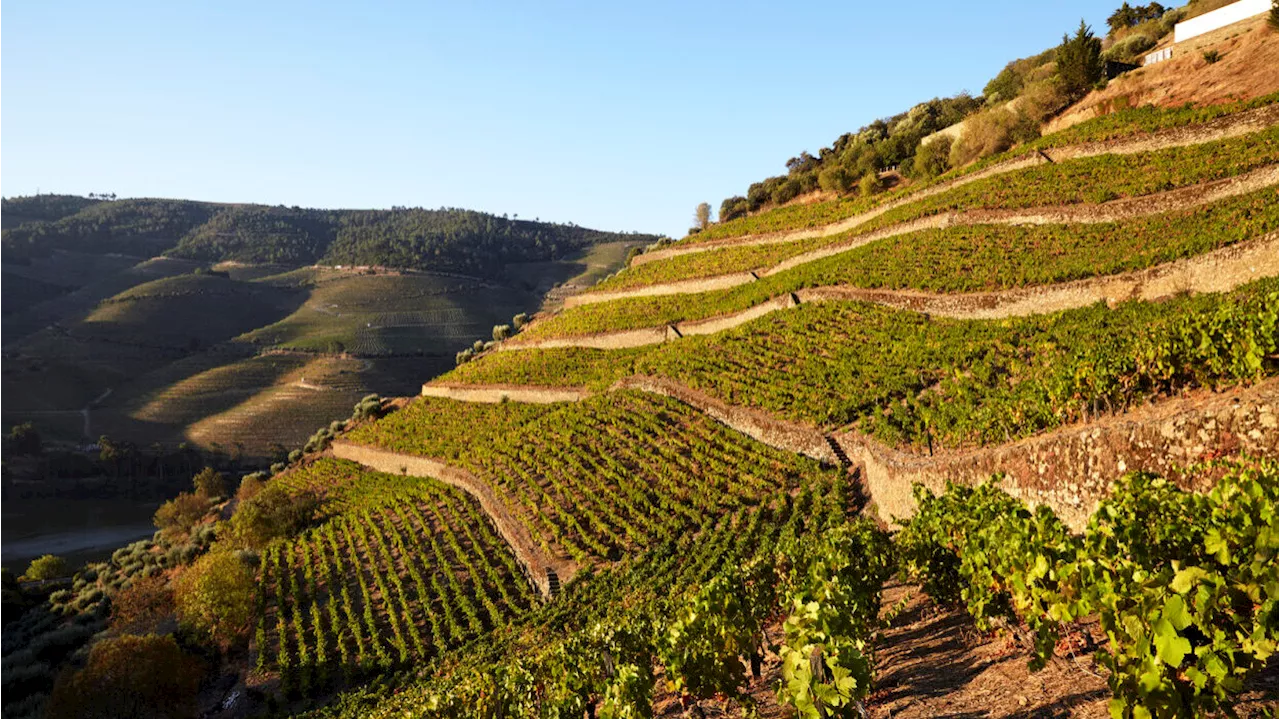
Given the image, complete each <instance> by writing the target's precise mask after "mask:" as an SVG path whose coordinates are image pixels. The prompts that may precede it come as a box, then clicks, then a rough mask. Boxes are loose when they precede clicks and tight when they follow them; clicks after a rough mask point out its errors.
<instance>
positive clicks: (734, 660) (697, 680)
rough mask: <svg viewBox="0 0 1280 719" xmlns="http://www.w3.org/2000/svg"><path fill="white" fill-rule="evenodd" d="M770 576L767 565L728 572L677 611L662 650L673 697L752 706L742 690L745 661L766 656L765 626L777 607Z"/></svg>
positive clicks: (659, 651) (710, 583)
mask: <svg viewBox="0 0 1280 719" xmlns="http://www.w3.org/2000/svg"><path fill="white" fill-rule="evenodd" d="M771 572H772V568H771V567H768V566H766V565H765V564H763V563H756V564H754V565H752V566H750V567H748V568H747V569H745V570H741V571H732V570H730V571H728V572H725V573H724V574H721V575H720V576H717V577H715V578H714V579H712V580H711V581H710V582H707V583H706V584H703V585H702V586H701V587H700V588H699V589H698V590H697V591H696V592H694V593H693V595H692V596H690V597H688V598H687V599H686V600H685V601H684V603H683V604H682V605H681V606H680V607H679V609H677V611H676V613H675V615H674V617H672V619H671V621H670V622H669V624H668V625H667V627H666V633H665V635H663V637H662V638H661V640H660V644H659V647H658V653H659V656H660V658H661V660H662V664H663V666H664V667H665V669H666V674H667V678H668V680H669V682H670V683H671V686H672V689H673V690H674V691H675V692H677V693H678V694H680V695H681V696H685V695H688V696H691V697H693V698H695V699H710V698H712V697H714V696H716V695H723V696H727V697H733V698H735V699H737V700H738V701H739V702H743V703H750V701H751V699H750V697H749V696H748V695H746V694H745V693H744V692H743V691H742V690H741V687H743V686H744V685H745V684H746V670H745V667H744V666H743V664H742V659H741V657H754V656H758V655H759V654H760V653H761V652H762V645H763V641H764V621H765V619H766V618H767V617H768V615H769V614H771V613H772V609H773V605H774V601H775V600H774V598H773V591H774V578H773V577H772V576H771Z"/></svg>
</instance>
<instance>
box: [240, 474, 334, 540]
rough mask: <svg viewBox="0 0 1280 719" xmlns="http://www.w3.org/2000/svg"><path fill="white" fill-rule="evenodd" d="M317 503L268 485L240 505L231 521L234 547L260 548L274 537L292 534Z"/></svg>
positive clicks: (308, 496) (309, 496) (315, 499)
mask: <svg viewBox="0 0 1280 719" xmlns="http://www.w3.org/2000/svg"><path fill="white" fill-rule="evenodd" d="M319 504H320V499H319V498H318V497H316V496H315V495H314V494H310V493H299V494H291V493H290V492H289V489H288V488H287V487H285V486H284V485H283V484H280V483H279V482H268V483H267V485H266V486H265V487H263V488H262V491H260V492H258V493H257V494H255V495H254V496H253V497H252V498H250V499H248V500H246V501H243V502H241V503H240V504H239V505H238V506H237V507H236V513H235V514H234V515H232V517H231V538H232V539H233V540H234V543H235V544H236V546H240V547H245V548H248V549H257V548H260V547H263V546H265V545H266V544H267V542H270V541H271V540H272V539H275V538H276V537H283V536H286V535H289V534H293V533H294V532H296V531H298V530H299V529H301V528H302V527H304V526H305V525H306V524H307V523H308V522H310V521H311V518H312V516H313V515H314V514H315V510H316V507H317V506H319Z"/></svg>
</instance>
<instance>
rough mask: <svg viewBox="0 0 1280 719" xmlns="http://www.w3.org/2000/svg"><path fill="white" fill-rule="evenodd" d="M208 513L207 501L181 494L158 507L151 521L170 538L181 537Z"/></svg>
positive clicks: (189, 494)
mask: <svg viewBox="0 0 1280 719" xmlns="http://www.w3.org/2000/svg"><path fill="white" fill-rule="evenodd" d="M207 511H209V500H208V499H205V498H204V497H201V496H199V495H196V494H192V493H191V492H183V493H182V494H179V495H178V496H176V497H174V498H173V499H171V500H169V501H168V502H165V503H164V504H162V505H160V508H159V509H157V510H156V513H155V516H154V517H153V518H152V521H153V522H154V523H155V525H156V529H159V530H161V531H163V532H165V533H167V534H169V535H171V536H182V535H185V534H187V533H188V532H190V531H191V528H192V527H194V526H196V522H199V521H200V520H201V519H203V518H204V515H205V512H207Z"/></svg>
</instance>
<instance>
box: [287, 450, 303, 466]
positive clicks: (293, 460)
mask: <svg viewBox="0 0 1280 719" xmlns="http://www.w3.org/2000/svg"><path fill="white" fill-rule="evenodd" d="M301 459H302V450H300V449H295V450H293V451H292V452H290V453H289V464H297V463H298V462H299V461H300V460H301Z"/></svg>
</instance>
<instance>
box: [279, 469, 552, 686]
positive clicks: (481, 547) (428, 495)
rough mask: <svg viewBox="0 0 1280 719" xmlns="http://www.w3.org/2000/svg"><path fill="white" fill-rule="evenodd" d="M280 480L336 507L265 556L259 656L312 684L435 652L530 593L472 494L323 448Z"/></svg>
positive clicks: (515, 611) (515, 608)
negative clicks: (372, 468) (323, 454)
mask: <svg viewBox="0 0 1280 719" xmlns="http://www.w3.org/2000/svg"><path fill="white" fill-rule="evenodd" d="M281 481H285V482H287V483H288V484H289V485H290V486H291V487H294V488H296V489H298V490H299V491H301V490H302V489H307V490H311V491H321V492H324V493H325V494H326V505H328V507H329V511H330V512H331V513H332V514H333V516H332V517H331V518H330V519H328V520H327V521H326V522H324V523H323V524H321V525H319V526H317V527H315V528H313V529H310V530H308V531H307V532H305V533H304V534H302V535H301V536H299V537H297V538H296V539H291V540H288V541H284V542H279V543H276V544H273V545H271V546H270V547H269V548H268V549H267V550H266V552H265V553H264V555H263V559H262V586H263V597H264V602H265V604H264V609H263V613H262V616H261V620H260V621H261V623H260V624H259V626H258V629H257V646H258V667H259V669H260V670H272V671H278V672H279V673H280V677H281V681H282V682H283V684H284V687H285V691H286V692H289V693H293V692H298V693H301V694H306V693H308V692H309V691H312V690H314V689H316V688H321V687H325V686H328V685H330V684H332V683H335V682H339V681H344V680H350V679H352V678H353V677H354V676H359V675H362V674H366V673H368V672H371V671H386V670H389V669H392V668H394V667H400V666H405V665H407V664H409V663H411V662H420V661H424V660H428V659H431V658H433V657H437V656H439V655H441V654H442V653H444V652H446V651H448V650H449V649H451V648H453V647H456V646H459V645H460V644H461V643H463V642H465V641H466V640H467V639H470V638H472V637H475V636H478V635H480V634H482V633H484V632H486V631H489V630H492V629H494V628H496V627H501V626H505V625H506V624H507V622H508V621H509V620H510V619H511V618H512V617H514V616H518V615H520V614H521V613H523V612H526V611H528V610H529V609H530V608H531V607H532V606H533V605H534V603H535V598H534V597H535V595H534V593H533V590H532V588H531V586H530V584H529V582H528V581H527V580H526V579H525V578H524V576H523V575H522V573H521V570H520V568H519V566H518V565H517V564H516V562H515V559H514V558H513V557H512V555H511V553H510V552H509V551H508V550H507V548H506V546H505V545H504V544H503V543H502V541H501V540H500V539H498V538H497V536H496V534H495V533H494V531H493V529H492V528H491V527H490V526H489V524H488V521H487V520H486V519H485V518H484V517H483V515H482V514H481V513H480V511H479V509H478V508H477V507H476V505H475V503H474V502H472V501H471V500H469V499H468V498H467V497H466V496H465V495H463V494H461V493H460V492H458V491H457V490H455V489H452V488H449V487H447V486H445V485H442V484H440V483H438V482H433V481H431V480H428V479H422V478H405V477H396V476H393V475H386V474H378V473H375V472H368V471H365V470H363V469H362V468H360V467H359V465H356V464H353V463H349V462H343V461H341V460H333V459H321V460H318V461H316V462H314V463H312V464H311V465H309V466H307V467H306V468H304V469H301V470H297V471H295V472H293V473H291V474H290V475H289V476H288V477H287V478H282V480H281Z"/></svg>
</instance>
